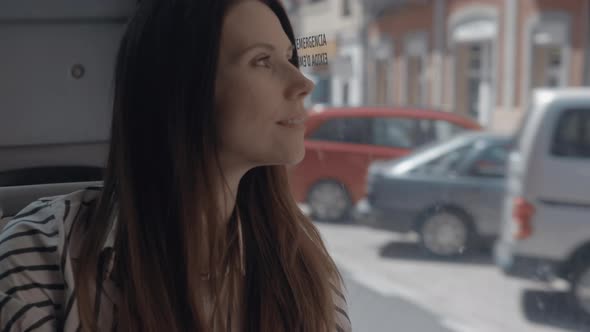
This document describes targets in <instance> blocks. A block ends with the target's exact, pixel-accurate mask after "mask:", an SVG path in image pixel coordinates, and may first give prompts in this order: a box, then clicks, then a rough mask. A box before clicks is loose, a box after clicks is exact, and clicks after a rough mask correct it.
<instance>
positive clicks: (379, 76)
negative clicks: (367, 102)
mask: <svg viewBox="0 0 590 332" xmlns="http://www.w3.org/2000/svg"><path fill="white" fill-rule="evenodd" d="M387 68H388V61H387V59H376V60H375V81H376V82H375V83H376V89H375V92H376V95H375V103H376V104H377V105H386V104H387V86H388V84H387Z"/></svg>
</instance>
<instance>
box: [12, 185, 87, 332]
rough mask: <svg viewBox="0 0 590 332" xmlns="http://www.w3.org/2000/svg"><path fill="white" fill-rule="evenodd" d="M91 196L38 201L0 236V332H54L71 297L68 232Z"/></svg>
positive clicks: (80, 194) (75, 194) (78, 194)
mask: <svg viewBox="0 0 590 332" xmlns="http://www.w3.org/2000/svg"><path fill="white" fill-rule="evenodd" d="M94 196H97V194H96V191H95V190H93V189H90V190H89V189H83V190H79V191H76V192H72V193H69V194H65V195H59V196H53V197H43V198H40V199H38V200H36V201H34V202H32V203H30V204H29V205H27V206H26V207H25V208H23V209H22V210H21V211H20V212H19V213H17V215H16V216H14V217H13V218H12V219H11V220H10V221H8V223H7V224H6V225H5V226H4V227H3V229H2V230H1V231H0V330H2V331H5V330H6V331H12V330H19V331H23V330H32V329H34V328H35V329H36V330H42V331H55V330H56V329H57V328H58V316H59V315H61V312H60V311H59V310H58V308H64V307H65V303H66V300H68V299H69V298H71V296H72V295H71V294H72V293H71V290H72V288H68V285H69V287H73V286H74V283H73V279H72V278H71V269H70V268H68V264H67V262H68V258H67V257H68V255H67V253H68V252H69V250H67V249H64V248H67V238H68V234H69V227H71V225H72V224H73V223H74V221H75V220H76V219H77V218H80V216H81V215H82V214H83V213H81V211H82V210H83V207H84V206H85V205H87V204H89V202H90V201H91V200H92V197H94Z"/></svg>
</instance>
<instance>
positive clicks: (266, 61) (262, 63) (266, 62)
mask: <svg viewBox="0 0 590 332" xmlns="http://www.w3.org/2000/svg"><path fill="white" fill-rule="evenodd" d="M256 65H257V66H263V67H268V68H270V56H269V55H267V56H265V57H263V58H260V59H258V60H256Z"/></svg>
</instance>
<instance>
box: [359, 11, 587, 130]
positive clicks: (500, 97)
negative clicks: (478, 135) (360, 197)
mask: <svg viewBox="0 0 590 332" xmlns="http://www.w3.org/2000/svg"><path fill="white" fill-rule="evenodd" d="M381 3H382V6H381V8H380V10H379V12H378V13H374V15H373V17H372V18H371V21H370V23H369V29H368V39H369V43H368V52H367V63H366V65H367V67H366V70H367V73H368V79H367V84H368V86H369V89H368V91H369V93H368V94H367V103H368V104H388V105H420V106H426V107H432V108H439V109H443V110H446V111H453V112H457V113H460V114H464V115H467V116H470V117H473V118H475V119H477V120H478V121H479V122H480V123H481V124H483V125H484V126H486V127H488V128H490V129H492V130H494V131H498V132H511V131H512V130H514V129H515V127H516V126H517V124H518V123H519V120H520V118H521V117H522V115H523V113H524V112H525V110H526V109H527V107H528V105H529V101H530V96H531V91H532V90H533V89H534V88H537V87H568V86H581V85H587V84H588V83H589V81H590V75H589V68H588V65H589V64H590V61H589V54H590V52H589V39H590V26H589V14H590V1H587V0H414V1H412V0H408V1H404V2H403V3H402V2H396V3H394V4H393V5H390V6H388V5H387V1H381Z"/></svg>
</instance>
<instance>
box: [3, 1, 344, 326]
mask: <svg viewBox="0 0 590 332" xmlns="http://www.w3.org/2000/svg"><path fill="white" fill-rule="evenodd" d="M292 45H294V36H293V31H292V28H291V25H290V23H289V20H288V18H287V16H286V14H285V12H284V10H283V8H282V7H281V6H280V4H279V3H277V2H276V0H268V1H255V0H238V1H230V0H225V1H221V0H209V1H204V0H203V1H194V0H193V1H191V0H167V1H164V0H159V1H158V0H154V1H150V0H143V1H142V2H141V4H140V5H139V8H138V10H137V12H136V14H135V15H134V17H133V18H132V20H131V21H130V23H129V25H128V27H127V30H126V33H125V35H124V37H123V40H122V43H121V47H120V51H119V54H118V58H117V65H116V77H115V80H116V81H115V96H114V97H115V98H114V115H113V122H112V137H111V145H110V153H109V161H108V166H107V168H106V174H105V180H104V186H103V187H100V188H87V189H86V190H81V191H78V192H75V193H72V194H69V195H64V196H56V197H51V198H46V199H40V200H39V201H37V202H34V203H32V204H31V205H29V206H28V207H26V208H25V209H24V210H23V211H22V212H21V213H19V214H18V215H17V216H16V217H15V218H14V219H13V220H12V221H11V222H10V223H9V224H8V225H7V226H6V227H5V228H4V231H3V232H2V235H1V236H0V273H2V275H0V327H1V328H2V329H3V330H2V331H28V330H33V329H37V330H47V331H54V330H65V331H75V330H77V329H78V328H80V327H81V328H82V330H88V331H110V330H120V331H314V332H315V331H341V330H349V329H350V321H349V320H348V317H347V314H346V311H345V309H346V303H345V299H344V296H343V295H342V292H341V289H342V287H341V285H342V281H341V277H340V275H339V273H338V270H337V269H336V266H335V265H334V262H333V261H332V260H331V258H330V257H329V255H328V253H327V252H326V249H325V247H324V245H323V244H322V241H321V239H320V235H319V234H318V232H317V230H316V228H315V227H314V226H313V225H312V223H311V222H310V221H309V220H308V219H307V218H306V217H305V216H304V215H302V213H301V212H300V210H299V209H298V207H297V205H296V204H295V202H294V201H293V199H292V197H291V195H290V193H289V187H288V183H287V177H286V170H285V167H286V165H293V164H296V163H298V162H299V161H301V159H302V158H303V156H304V146H303V134H304V126H303V121H304V120H305V111H304V108H303V99H304V98H305V96H307V95H308V94H309V93H310V92H311V90H312V89H313V83H311V82H310V81H309V80H308V79H306V78H305V77H304V76H303V75H302V74H301V73H300V71H299V70H298V62H297V59H298V57H297V52H296V50H295V49H293V47H292Z"/></svg>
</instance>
